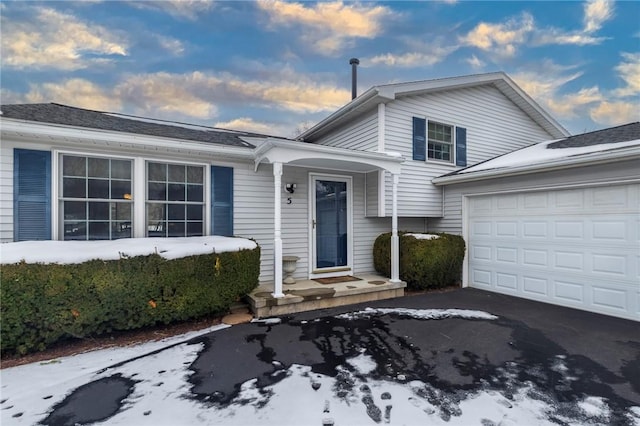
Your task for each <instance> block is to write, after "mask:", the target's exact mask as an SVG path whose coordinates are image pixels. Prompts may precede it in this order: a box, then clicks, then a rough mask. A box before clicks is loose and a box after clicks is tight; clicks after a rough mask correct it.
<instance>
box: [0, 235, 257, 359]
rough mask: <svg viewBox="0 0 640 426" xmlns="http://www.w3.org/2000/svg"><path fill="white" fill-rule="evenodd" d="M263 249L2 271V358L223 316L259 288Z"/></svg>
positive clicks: (20, 265) (13, 266) (4, 267)
mask: <svg viewBox="0 0 640 426" xmlns="http://www.w3.org/2000/svg"><path fill="white" fill-rule="evenodd" d="M259 273H260V248H259V247H256V248H255V249H253V250H240V251H235V252H223V253H218V254H216V253H212V254H205V255H197V256H189V257H183V258H179V259H172V260H166V259H164V258H162V257H160V256H159V255H158V254H152V255H149V256H136V257H130V258H123V259H120V260H108V261H103V260H92V261H88V262H84V263H79V264H38V263H25V262H21V263H17V264H7V265H2V271H1V280H2V286H1V287H0V291H1V293H0V294H1V297H2V298H1V300H0V314H1V315H2V324H1V333H2V348H1V352H2V353H7V352H15V353H19V354H24V353H27V352H31V351H35V350H44V349H45V348H46V347H48V346H50V345H51V344H52V343H54V342H57V341H59V340H62V339H65V338H70V337H77V338H82V337H87V336H97V335H100V334H103V333H108V332H111V331H116V330H131V329H136V328H140V327H144V326H151V325H155V324H169V323H171V322H176V321H183V320H187V319H192V318H197V317H201V316H204V315H208V314H215V313H222V312H224V311H226V310H228V308H229V307H230V306H231V304H232V303H233V302H234V301H236V300H237V299H238V298H239V297H242V296H244V295H246V294H248V293H249V292H251V290H253V289H254V288H256V287H257V286H258V275H259Z"/></svg>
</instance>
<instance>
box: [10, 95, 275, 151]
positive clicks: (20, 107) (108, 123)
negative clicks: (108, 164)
mask: <svg viewBox="0 0 640 426" xmlns="http://www.w3.org/2000/svg"><path fill="white" fill-rule="evenodd" d="M0 111H2V115H1V117H5V118H15V119H19V120H26V121H37V122H41V123H52V124H60V125H65V126H76V127H86V128H91V129H100V130H109V131H115V132H125V133H134V134H141V135H148V136H160V137H164V138H172V139H182V140H189V141H197V142H207V143H212V144H218V145H227V146H235V147H243V148H253V147H254V146H253V145H251V144H249V143H247V142H245V141H244V140H242V139H240V137H241V136H253V137H255V136H258V137H267V136H266V135H259V134H255V133H248V132H239V131H229V130H220V129H216V128H213V127H211V128H209V127H206V126H196V125H188V126H191V127H192V128H188V127H184V126H183V125H181V124H182V123H177V122H171V121H160V120H156V122H150V121H152V119H142V118H140V119H136V117H131V118H125V117H122V116H114V115H110V114H112V113H106V112H100V111H92V110H87V109H82V108H75V107H70V106H66V105H60V104H55V103H49V104H14V105H0ZM142 120H149V121H142ZM193 127H201V129H196V128H193Z"/></svg>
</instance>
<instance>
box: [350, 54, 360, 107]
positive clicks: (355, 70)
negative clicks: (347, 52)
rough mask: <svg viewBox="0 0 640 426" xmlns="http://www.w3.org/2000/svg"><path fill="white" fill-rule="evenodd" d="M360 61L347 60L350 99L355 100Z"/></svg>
mask: <svg viewBox="0 0 640 426" xmlns="http://www.w3.org/2000/svg"><path fill="white" fill-rule="evenodd" d="M359 64H360V61H359V60H358V58H351V59H349V65H351V99H352V100H353V99H355V98H356V97H357V96H358V65H359Z"/></svg>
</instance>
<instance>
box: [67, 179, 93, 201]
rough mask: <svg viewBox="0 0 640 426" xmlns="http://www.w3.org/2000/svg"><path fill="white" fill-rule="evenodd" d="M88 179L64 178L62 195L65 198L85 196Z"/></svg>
mask: <svg viewBox="0 0 640 426" xmlns="http://www.w3.org/2000/svg"><path fill="white" fill-rule="evenodd" d="M86 182H87V181H86V180H85V179H78V178H64V179H63V181H62V196H63V197H65V198H85V197H86V195H87V193H86V188H85V186H86Z"/></svg>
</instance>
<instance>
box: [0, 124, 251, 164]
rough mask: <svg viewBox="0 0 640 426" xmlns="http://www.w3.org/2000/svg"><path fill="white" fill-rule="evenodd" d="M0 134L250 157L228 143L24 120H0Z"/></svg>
mask: <svg viewBox="0 0 640 426" xmlns="http://www.w3.org/2000/svg"><path fill="white" fill-rule="evenodd" d="M0 132H1V133H2V135H6V136H13V137H15V138H18V139H21V140H27V141H29V140H34V139H35V140H43V139H47V140H48V142H61V143H65V144H82V145H86V144H96V143H104V144H109V143H117V144H123V145H129V146H131V147H133V148H135V147H139V148H148V147H156V148H167V149H184V150H188V151H190V152H201V153H204V154H218V155H225V156H229V157H234V158H245V159H253V148H249V147H247V148H242V147H235V146H228V145H218V144H209V143H206V142H197V141H189V140H184V139H172V138H162V137H153V136H147V135H139V134H135V133H124V132H111V131H106V130H100V129H90V128H86V129H85V128H78V127H65V126H60V125H54V124H44V123H34V122H30V121H24V120H14V119H6V118H3V119H0Z"/></svg>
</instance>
